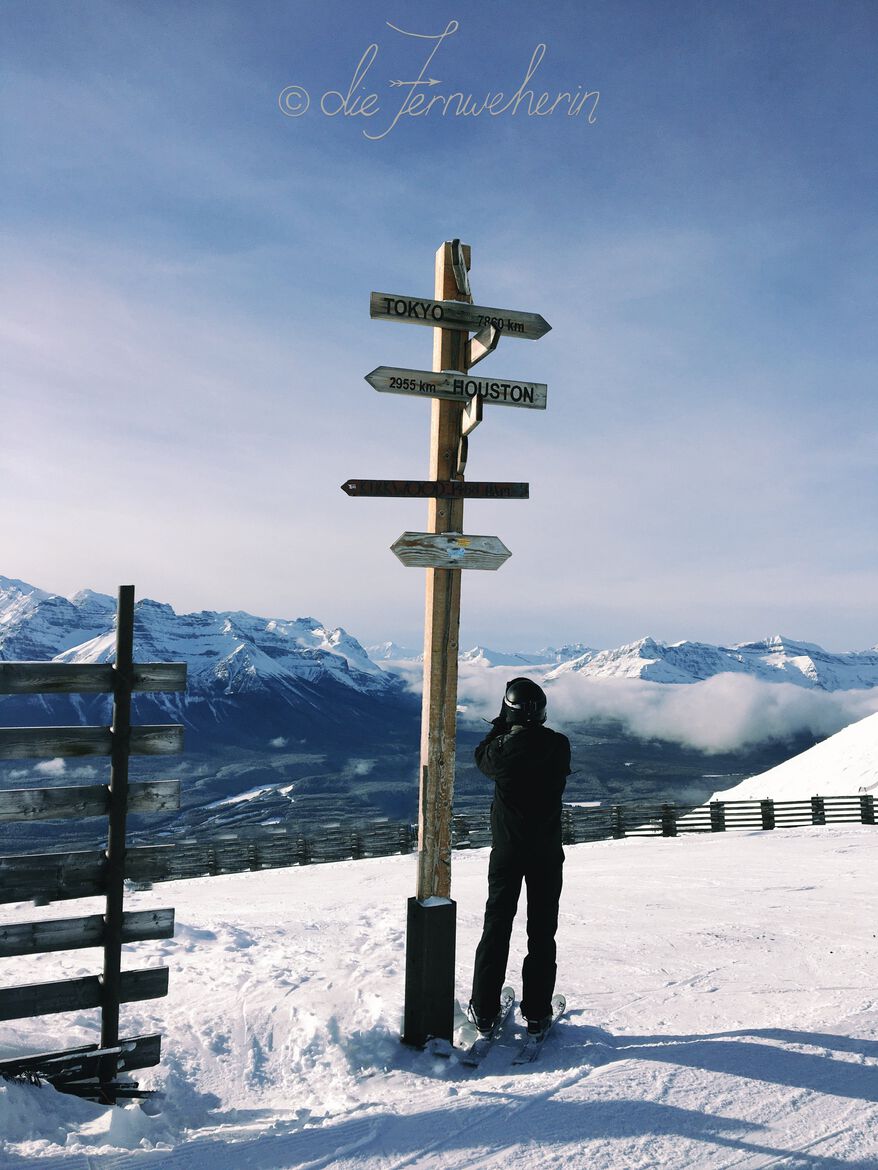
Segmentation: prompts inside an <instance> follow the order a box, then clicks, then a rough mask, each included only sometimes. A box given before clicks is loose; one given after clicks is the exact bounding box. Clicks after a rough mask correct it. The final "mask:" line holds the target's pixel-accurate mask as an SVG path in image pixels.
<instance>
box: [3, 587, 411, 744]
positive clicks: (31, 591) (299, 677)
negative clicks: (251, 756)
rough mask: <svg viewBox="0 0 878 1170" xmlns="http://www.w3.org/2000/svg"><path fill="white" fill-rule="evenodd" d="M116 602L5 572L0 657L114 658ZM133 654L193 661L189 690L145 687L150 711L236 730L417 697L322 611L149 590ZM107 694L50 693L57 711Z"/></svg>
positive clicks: (347, 714)
mask: <svg viewBox="0 0 878 1170" xmlns="http://www.w3.org/2000/svg"><path fill="white" fill-rule="evenodd" d="M115 610H116V603H115V600H114V599H113V598H111V597H108V596H106V595H104V594H100V593H94V592H92V591H90V590H84V591H82V592H80V593H77V594H75V595H74V596H73V597H70V598H64V597H59V596H57V595H55V594H49V593H46V592H45V591H43V590H40V589H37V588H35V587H33V586H30V585H27V584H26V583H24V582H21V581H15V580H11V579H9V578H6V577H0V659H6V660H7V661H10V660H19V661H27V660H42V661H46V660H49V659H56V660H58V661H61V662H107V661H112V659H113V656H114V648H115V632H114V629H113V624H114V616H115ZM134 653H135V659H136V660H139V661H141V662H186V663H187V665H188V668H189V669H188V686H187V689H186V692H185V694H184V695H141V696H137V698H136V700H135V702H136V706H137V709H138V714H139V717H140V718H141V719H143V720H148V719H149V718H150V717H155V718H157V719H159V720H166V719H168V718H172V719H174V720H181V721H182V722H184V723H185V724H187V725H189V726H190V727H192V728H195V729H200V730H202V731H208V730H209V731H211V733H215V732H216V730H217V728H223V730H224V731H228V732H230V733H231V737H232V738H233V739H237V738H239V733H240V734H243V735H244V738H245V739H246V738H252V736H254V735H255V736H257V737H258V738H262V737H263V736H265V735H269V734H270V735H274V736H276V735H278V734H284V735H286V734H289V733H290V731H292V732H293V733H294V734H297V735H298V734H299V733H304V732H307V730H308V729H309V728H313V727H315V726H317V725H325V724H326V723H327V721H328V722H329V723H330V724H343V723H344V722H345V721H351V720H353V721H354V722H357V721H358V720H359V719H361V718H363V717H371V716H372V715H374V714H375V712H373V710H372V708H373V706H374V704H375V702H376V701H380V702H385V703H386V701H387V700H388V699H390V700H396V701H397V702H400V703H403V704H404V705H406V706H408V705H411V703H412V700H410V699H407V697H404V696H403V684H402V683H401V682H400V680H399V679H398V678H397V677H396V676H395V675H393V674H391V673H389V672H387V671H384V670H382V669H381V668H380V667H379V666H378V665H376V664H375V663H374V662H373V661H372V660H371V659H370V658H369V656H368V655H367V654H366V652H365V650H364V649H363V647H362V646H361V645H360V643H359V642H358V641H357V640H356V639H355V638H353V637H352V636H351V635H350V634H348V633H346V631H345V630H343V629H335V630H332V629H328V628H327V627H325V626H324V625H322V624H321V623H320V622H318V621H316V620H315V619H314V618H298V619H296V620H287V619H278V618H274V619H268V618H261V617H254V616H253V615H252V614H248V613H243V612H222V613H216V612H212V611H210V610H203V611H202V612H200V613H189V614H177V613H175V611H174V610H173V609H172V608H171V606H170V605H165V604H163V603H161V602H157V601H150V600H143V601H140V602H138V603H137V606H136V609H135V636H134ZM2 702H3V704H4V708H5V710H4V715H6V714H7V713H8V712H9V710H10V707H11V706H12V705H16V706H17V705H19V704H26V703H30V704H31V705H32V706H33V703H34V700H23V699H12V698H7V699H5V700H2ZM105 702H106V700H105V699H104V698H103V697H102V698H100V699H95V698H91V699H85V698H83V699H80V698H76V699H75V700H74V699H70V698H67V697H64V696H57V697H54V698H53V699H52V700H51V701H47V700H40V704H41V706H42V708H43V709H46V708H48V707H51V708H52V711H53V712H54V713H55V715H56V718H57V714H58V709H59V708H61V707H64V706H65V705H66V706H68V707H69V706H71V705H73V706H75V707H76V709H77V711H80V712H84V709H85V708H89V709H90V707H91V705H92V704H95V703H105ZM394 705H396V704H395V703H391V706H394ZM150 711H152V716H151V715H150ZM245 712H246V715H245ZM291 720H292V724H293V726H292V727H291V726H290V723H291ZM50 721H54V720H50ZM73 721H75V722H79V718H78V717H76V718H74V720H73ZM248 733H251V734H248Z"/></svg>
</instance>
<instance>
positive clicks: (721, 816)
mask: <svg viewBox="0 0 878 1170" xmlns="http://www.w3.org/2000/svg"><path fill="white" fill-rule="evenodd" d="M710 831H711V833H724V832H725V831H726V806H725V804H724V803H723V802H722V801H721V800H712V801H711V802H710Z"/></svg>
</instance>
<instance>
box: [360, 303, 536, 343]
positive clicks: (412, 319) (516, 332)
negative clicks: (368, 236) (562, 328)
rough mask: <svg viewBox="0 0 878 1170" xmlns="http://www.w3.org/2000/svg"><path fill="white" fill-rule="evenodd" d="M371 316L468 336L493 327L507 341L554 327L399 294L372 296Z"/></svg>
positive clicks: (514, 314) (523, 316) (529, 316)
mask: <svg viewBox="0 0 878 1170" xmlns="http://www.w3.org/2000/svg"><path fill="white" fill-rule="evenodd" d="M369 316H370V317H376V318H378V319H379V320H384V321H404V322H406V323H407V324H409V325H429V326H431V327H432V328H434V329H435V328H437V327H438V328H441V329H465V330H466V331H467V332H468V333H470V332H472V331H474V330H479V329H484V327H485V326H486V325H493V326H494V328H495V329H499V330H500V331H501V332H502V333H503V334H504V335H506V336H507V337H527V338H530V339H531V340H535V339H536V338H538V337H542V336H543V334H544V333H548V332H549V330H550V329H551V328H552V326H551V325H550V324H549V322H548V321H547V320H546V318H545V317H541V316H540V314H539V313H519V312H518V311H517V310H516V309H489V308H487V307H486V306H485V305H471V304H469V302H468V301H431V300H428V299H426V298H418V297H403V296H399V294H398V293H382V292H373V293H372V296H371V299H370V301H369Z"/></svg>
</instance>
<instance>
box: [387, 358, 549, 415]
mask: <svg viewBox="0 0 878 1170" xmlns="http://www.w3.org/2000/svg"><path fill="white" fill-rule="evenodd" d="M366 381H367V382H368V383H369V385H370V386H373V387H374V388H375V389H376V390H380V391H381V393H382V394H411V395H414V397H415V398H448V399H451V400H452V401H454V402H469V401H470V399H472V398H481V400H482V402H484V403H487V404H489V405H496V406H526V407H528V408H529V409H530V410H545V409H546V395H547V394H548V390H549V388H548V386H547V385H546V383H545V382H521V381H516V380H515V379H514V378H475V377H472V376H471V375H470V374H466V373H464V372H463V371H462V370H439V371H433V370H403V369H398V368H397V367H396V366H378V367H377V368H376V369H374V370H373V371H372V373H371V374H367V375H366Z"/></svg>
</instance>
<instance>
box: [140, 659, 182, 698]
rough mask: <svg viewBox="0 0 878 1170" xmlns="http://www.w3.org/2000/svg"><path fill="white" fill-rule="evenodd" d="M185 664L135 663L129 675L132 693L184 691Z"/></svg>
mask: <svg viewBox="0 0 878 1170" xmlns="http://www.w3.org/2000/svg"><path fill="white" fill-rule="evenodd" d="M186 669H187V668H186V663H185V662H135V663H134V667H133V670H132V674H131V689H132V690H133V691H140V692H144V691H185V690H186Z"/></svg>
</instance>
